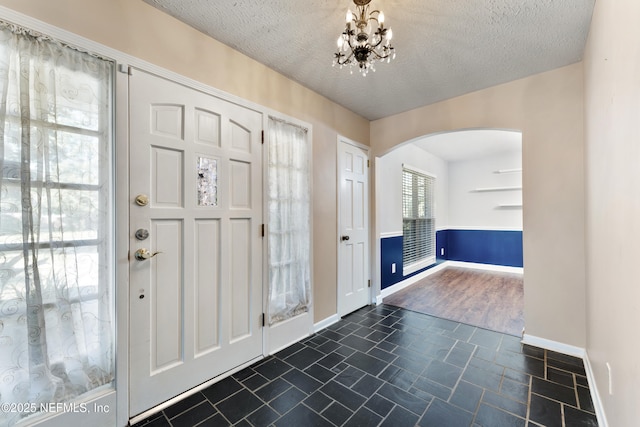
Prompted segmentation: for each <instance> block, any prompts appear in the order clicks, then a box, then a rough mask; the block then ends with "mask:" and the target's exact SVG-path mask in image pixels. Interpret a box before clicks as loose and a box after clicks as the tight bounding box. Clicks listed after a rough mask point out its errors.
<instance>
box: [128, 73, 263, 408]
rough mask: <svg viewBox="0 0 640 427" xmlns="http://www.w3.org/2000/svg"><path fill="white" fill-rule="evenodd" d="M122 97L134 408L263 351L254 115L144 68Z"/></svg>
mask: <svg viewBox="0 0 640 427" xmlns="http://www.w3.org/2000/svg"><path fill="white" fill-rule="evenodd" d="M129 108H130V141H131V152H130V157H131V158H130V164H131V170H130V202H131V204H130V207H129V209H130V227H131V229H130V238H131V240H130V310H131V313H130V314H131V315H130V319H131V321H130V325H131V326H130V344H131V346H130V383H129V384H130V415H131V416H134V415H137V414H139V413H141V412H144V411H145V410H147V409H150V408H152V407H154V406H156V405H157V404H159V403H161V402H163V401H166V400H168V399H170V398H172V397H174V396H176V395H178V394H180V393H182V392H184V391H187V390H188V389H190V388H192V387H194V386H197V385H198V384H201V383H203V382H205V381H207V380H209V379H211V378H214V377H216V376H218V375H220V374H222V373H224V372H226V371H228V370H230V369H232V368H234V367H236V366H238V365H241V364H243V363H246V362H248V361H250V360H252V359H254V358H256V357H259V356H261V355H262V339H263V338H262V327H261V322H260V315H261V313H262V241H261V224H262V166H261V159H262V145H261V141H260V140H261V131H262V116H261V114H260V113H258V112H255V111H252V110H249V109H246V108H243V107H240V106H237V105H235V104H232V103H229V102H226V101H223V100H220V99H218V98H215V97H213V96H211V95H208V94H205V93H202V92H200V91H197V90H194V89H191V88H187V87H185V86H182V85H180V84H178V83H175V82H171V81H168V80H165V79H162V78H160V77H157V76H153V75H151V74H147V73H145V72H143V71H140V70H133V73H132V75H131V76H130V105H129ZM138 196H140V197H138ZM136 233H138V237H136ZM147 234H148V237H145V236H146V235H147ZM143 248H144V249H147V250H148V251H149V253H148V254H147V255H144V254H143V256H150V255H153V254H156V253H157V255H155V256H153V257H151V258H148V259H141V260H139V259H136V257H135V255H134V253H136V251H137V250H139V249H143Z"/></svg>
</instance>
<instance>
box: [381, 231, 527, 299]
mask: <svg viewBox="0 0 640 427" xmlns="http://www.w3.org/2000/svg"><path fill="white" fill-rule="evenodd" d="M442 249H444V256H442V255H440V254H441V253H442ZM436 255H437V259H436V262H437V263H439V262H443V261H447V260H451V261H463V262H474V263H479V264H492V265H501V266H508V267H522V266H523V263H522V231H502V230H440V231H438V232H436ZM380 258H381V260H380V269H381V271H380V278H381V288H382V289H385V288H388V287H389V286H391V285H394V284H396V283H398V282H401V281H403V280H404V279H407V278H409V277H411V276H415V275H416V274H420V273H422V272H423V271H425V270H428V269H429V268H432V267H433V265H432V266H430V267H426V268H424V269H422V270H419V271H416V272H414V273H411V274H408V275H406V276H403V275H402V236H394V237H385V238H383V239H380ZM393 263H395V264H396V272H395V273H391V264H393ZM436 265H437V264H436Z"/></svg>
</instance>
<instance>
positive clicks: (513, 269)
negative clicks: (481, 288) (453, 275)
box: [444, 261, 524, 274]
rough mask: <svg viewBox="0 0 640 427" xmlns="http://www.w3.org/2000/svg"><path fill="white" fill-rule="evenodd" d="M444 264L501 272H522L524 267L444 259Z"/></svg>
mask: <svg viewBox="0 0 640 427" xmlns="http://www.w3.org/2000/svg"><path fill="white" fill-rule="evenodd" d="M444 264H446V265H447V266H448V267H461V268H473V269H475V270H488V271H498V272H501V273H516V274H523V273H524V268H522V267H509V266H506V265H494V264H480V263H477V262H464V261H446V262H445V263H444Z"/></svg>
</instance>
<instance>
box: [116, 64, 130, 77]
mask: <svg viewBox="0 0 640 427" xmlns="http://www.w3.org/2000/svg"><path fill="white" fill-rule="evenodd" d="M118 71H119V72H121V73H124V74H128V75H132V74H133V73H132V71H131V67H130V66H128V65H125V64H118Z"/></svg>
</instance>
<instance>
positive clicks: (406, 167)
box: [402, 163, 438, 179]
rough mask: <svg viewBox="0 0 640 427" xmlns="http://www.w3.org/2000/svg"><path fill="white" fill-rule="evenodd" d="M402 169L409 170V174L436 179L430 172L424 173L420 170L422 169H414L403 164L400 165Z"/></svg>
mask: <svg viewBox="0 0 640 427" xmlns="http://www.w3.org/2000/svg"><path fill="white" fill-rule="evenodd" d="M402 169H408V170H410V171H411V172H415V173H419V174H421V175H426V176H429V177H431V178H434V179H436V178H438V177H437V176H436V175H434V174H432V173H430V172H426V171H424V170H422V169H420V168H417V167H415V166H411V165H408V164H406V163H403V164H402Z"/></svg>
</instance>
